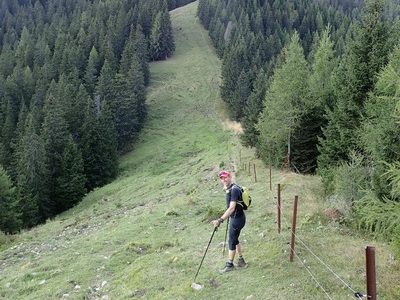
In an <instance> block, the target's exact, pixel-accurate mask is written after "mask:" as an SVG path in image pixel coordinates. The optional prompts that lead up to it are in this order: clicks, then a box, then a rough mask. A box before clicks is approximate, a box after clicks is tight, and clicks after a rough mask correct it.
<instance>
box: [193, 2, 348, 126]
mask: <svg viewBox="0 0 400 300" xmlns="http://www.w3.org/2000/svg"><path fill="white" fill-rule="evenodd" d="M328 2H329V1H328ZM351 8H353V6H351ZM339 9H340V11H336V10H334V9H332V8H329V7H328V6H327V3H325V1H303V0H294V1H275V0H266V1H248V2H243V1H239V0H233V1H212V0H200V1H199V6H198V12H197V15H198V16H199V19H200V21H201V23H202V24H203V26H204V27H205V28H206V29H208V30H209V35H210V37H211V39H212V41H213V44H214V46H215V47H216V48H217V49H216V51H217V53H218V55H220V57H222V59H223V61H222V71H221V75H222V85H221V96H222V98H223V100H224V101H226V102H227V103H228V104H229V110H230V115H231V116H232V117H233V118H234V119H235V120H241V118H242V117H243V116H244V114H245V113H244V110H245V107H246V105H247V103H248V101H249V97H250V94H251V93H250V92H248V90H250V91H252V89H253V88H254V81H255V79H256V75H257V74H258V73H259V72H260V70H261V68H263V69H264V70H265V72H266V74H267V76H268V77H270V76H271V74H272V70H273V68H274V63H275V61H276V57H277V55H279V53H280V52H281V49H282V47H283V45H285V44H287V42H288V40H289V37H290V35H291V34H292V33H293V31H295V30H297V32H298V33H299V37H300V40H301V45H302V47H303V49H304V50H305V54H306V55H308V54H309V52H310V51H311V49H312V45H313V43H314V42H315V41H314V36H315V35H314V32H322V31H323V30H324V29H325V28H326V26H327V25H328V24H331V26H332V39H333V40H334V41H338V40H340V39H343V36H344V35H345V34H346V32H347V29H348V26H349V24H350V18H349V17H348V16H347V15H346V14H345V13H344V12H343V11H342V10H341V7H340V8H338V10H339ZM344 11H346V12H348V10H344ZM335 50H337V52H338V54H340V53H342V52H343V44H342V43H337V44H336V49H335ZM241 74H242V75H243V74H245V76H246V77H247V78H246V81H247V82H246V83H244V80H243V78H241V84H240V85H239V84H237V83H238V82H239V76H240V75H241ZM244 87H245V88H244Z"/></svg>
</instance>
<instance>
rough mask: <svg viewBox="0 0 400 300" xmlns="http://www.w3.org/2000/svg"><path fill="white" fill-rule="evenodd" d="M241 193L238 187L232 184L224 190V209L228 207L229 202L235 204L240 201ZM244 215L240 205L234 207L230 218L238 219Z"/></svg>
mask: <svg viewBox="0 0 400 300" xmlns="http://www.w3.org/2000/svg"><path fill="white" fill-rule="evenodd" d="M241 197H242V193H241V192H240V189H239V188H238V186H237V185H236V184H234V183H232V184H231V185H230V186H229V188H227V189H226V208H228V207H229V205H230V203H231V201H235V202H236V203H237V202H238V201H239V200H241ZM243 215H244V211H243V208H242V207H241V206H240V205H238V204H237V205H236V208H235V210H234V212H233V213H232V214H231V218H234V219H235V218H240V217H241V216H243Z"/></svg>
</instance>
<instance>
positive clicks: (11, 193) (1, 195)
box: [0, 165, 21, 233]
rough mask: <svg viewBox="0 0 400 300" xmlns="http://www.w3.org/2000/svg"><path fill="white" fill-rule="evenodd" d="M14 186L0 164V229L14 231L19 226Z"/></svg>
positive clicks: (8, 231)
mask: <svg viewBox="0 0 400 300" xmlns="http://www.w3.org/2000/svg"><path fill="white" fill-rule="evenodd" d="M17 209H18V208H17V202H16V198H15V188H14V187H13V184H12V182H11V178H10V177H9V176H8V174H7V172H6V170H5V169H4V168H3V167H2V166H1V165H0V230H1V231H3V232H6V233H15V232H17V231H18V230H19V229H20V228H21V224H20V220H19V213H18V210H17Z"/></svg>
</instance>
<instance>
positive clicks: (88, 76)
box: [84, 47, 100, 95]
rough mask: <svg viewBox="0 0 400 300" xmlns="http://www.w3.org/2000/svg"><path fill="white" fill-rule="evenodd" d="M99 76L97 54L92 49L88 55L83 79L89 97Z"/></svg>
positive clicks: (94, 49)
mask: <svg viewBox="0 0 400 300" xmlns="http://www.w3.org/2000/svg"><path fill="white" fill-rule="evenodd" d="M99 74H100V59H99V54H98V52H97V50H96V48H95V47H92V50H91V51H90V54H89V59H88V62H87V66H86V71H85V77H84V82H85V87H86V90H87V92H88V93H89V95H93V92H94V88H95V86H96V82H97V78H98V77H99Z"/></svg>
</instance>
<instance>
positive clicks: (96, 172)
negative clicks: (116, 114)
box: [80, 98, 117, 191]
mask: <svg viewBox="0 0 400 300" xmlns="http://www.w3.org/2000/svg"><path fill="white" fill-rule="evenodd" d="M82 132H83V133H82V139H81V141H80V149H81V151H82V158H83V164H84V169H85V175H86V178H87V182H86V189H87V190H88V191H91V190H93V189H94V188H96V187H99V186H103V185H104V184H106V183H108V182H109V181H110V180H111V179H113V178H114V176H115V174H116V168H117V163H116V162H117V150H116V149H117V142H116V133H115V130H114V118H113V116H112V113H111V111H110V109H109V108H108V107H107V105H105V104H104V103H103V104H101V103H100V100H99V98H96V101H93V100H91V99H89V100H88V103H87V107H86V111H85V122H84V124H83V129H82Z"/></svg>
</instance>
